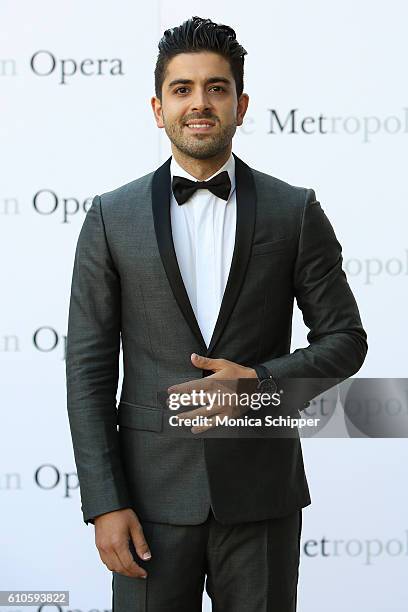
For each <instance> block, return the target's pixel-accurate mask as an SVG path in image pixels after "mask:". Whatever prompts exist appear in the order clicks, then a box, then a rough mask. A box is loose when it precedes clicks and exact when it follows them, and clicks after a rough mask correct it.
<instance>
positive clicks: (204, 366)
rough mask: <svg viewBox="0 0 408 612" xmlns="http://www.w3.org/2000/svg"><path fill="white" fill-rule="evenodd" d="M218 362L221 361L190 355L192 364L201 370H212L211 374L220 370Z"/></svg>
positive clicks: (194, 354)
mask: <svg viewBox="0 0 408 612" xmlns="http://www.w3.org/2000/svg"><path fill="white" fill-rule="evenodd" d="M220 361H221V359H211V357H203V356H202V355H197V353H192V354H191V362H192V364H193V365H194V366H195V367H196V368H200V369H201V370H212V371H213V372H216V371H217V370H221V369H222V368H221V364H220Z"/></svg>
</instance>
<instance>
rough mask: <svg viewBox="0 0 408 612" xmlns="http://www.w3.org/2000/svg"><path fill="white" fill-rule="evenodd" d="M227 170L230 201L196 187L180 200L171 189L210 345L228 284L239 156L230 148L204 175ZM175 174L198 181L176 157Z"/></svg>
mask: <svg viewBox="0 0 408 612" xmlns="http://www.w3.org/2000/svg"><path fill="white" fill-rule="evenodd" d="M223 170H227V172H228V174H229V177H230V180H231V191H230V195H229V198H228V200H227V201H226V200H223V199H222V198H219V197H217V196H216V195H214V194H213V193H211V191H209V190H208V189H197V191H196V192H195V193H194V194H193V195H192V196H191V197H190V198H189V199H188V200H187V201H186V202H185V203H184V204H182V205H179V204H178V203H177V200H176V198H175V197H174V195H173V193H172V194H171V202H170V217H171V228H172V234H173V242H174V249H175V251H176V256H177V261H178V265H179V268H180V272H181V276H182V278H183V282H184V286H185V288H186V291H187V294H188V297H189V299H190V303H191V306H192V308H193V311H194V314H195V316H196V319H197V322H198V325H199V327H200V330H201V333H202V335H203V338H204V340H205V343H206V345H207V347H208V346H209V344H210V340H211V336H212V334H213V331H214V327H215V324H216V322H217V318H218V313H219V310H220V306H221V301H222V297H223V295H224V290H225V286H226V284H227V280H228V275H229V271H230V267H231V260H232V254H233V251H234V244H235V227H236V191H235V158H234V156H233V154H232V153H231V155H230V157H229V159H228V160H227V161H226V162H225V164H224V165H223V166H222V167H221V168H219V170H217V172H214V174H213V175H212V176H209V177H208V178H207V179H205V180H210V179H211V178H213V177H214V176H216V175H217V174H219V173H220V172H222V171H223ZM170 174H171V179H173V175H176V176H184V177H186V178H188V179H190V180H191V181H197V180H198V179H196V178H195V177H194V176H192V175H191V174H189V173H188V172H186V170H184V168H182V167H181V166H180V165H179V164H178V163H177V162H176V160H175V159H174V157H173V156H172V158H171V162H170Z"/></svg>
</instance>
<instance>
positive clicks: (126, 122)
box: [0, 0, 408, 612]
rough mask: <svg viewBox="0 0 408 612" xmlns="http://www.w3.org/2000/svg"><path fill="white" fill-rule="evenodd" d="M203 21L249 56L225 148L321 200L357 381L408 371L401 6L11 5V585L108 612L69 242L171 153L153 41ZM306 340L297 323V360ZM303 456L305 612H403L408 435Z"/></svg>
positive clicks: (7, 83) (5, 301)
mask: <svg viewBox="0 0 408 612" xmlns="http://www.w3.org/2000/svg"><path fill="white" fill-rule="evenodd" d="M193 15H199V16H202V17H210V18H211V19H212V20H214V21H216V22H223V23H226V24H228V25H231V26H232V27H233V28H234V29H235V30H236V32H237V38H238V40H239V42H241V43H242V44H243V46H244V47H245V48H246V49H247V51H248V55H247V56H246V62H245V88H244V90H245V91H246V92H247V93H248V94H249V96H250V105H249V109H248V113H247V117H246V121H245V124H244V125H243V126H242V127H241V128H238V130H237V133H236V136H235V138H234V141H233V151H234V152H235V153H236V154H237V155H238V156H239V157H241V158H242V159H244V160H245V161H246V162H247V163H249V164H250V165H251V166H253V167H255V168H257V169H259V170H262V171H264V172H267V173H269V174H272V175H274V176H277V177H279V178H281V179H283V180H286V181H288V182H290V183H292V184H295V185H300V186H303V187H312V188H313V189H315V191H316V194H317V197H318V199H319V200H320V202H321V204H322V206H323V208H324V210H325V212H326V214H327V215H328V217H329V219H330V220H331V221H332V223H333V225H334V228H335V231H336V234H337V236H338V238H339V240H340V242H341V243H342V246H343V255H344V267H345V270H346V272H347V273H348V279H349V282H350V284H351V286H352V289H353V291H354V293H355V295H356V298H357V301H358V304H359V307H360V311H361V315H362V319H363V324H364V326H365V328H366V330H367V333H368V341H369V352H368V356H367V359H366V362H365V364H364V366H363V368H362V369H361V370H360V372H359V373H358V376H361V377H362V376H365V377H386V376H389V377H405V376H406V356H405V350H406V340H407V338H406V301H407V275H408V244H407V240H406V228H407V222H408V219H407V212H406V205H407V193H408V183H407V180H406V165H407V138H408V136H407V135H408V88H407V79H406V58H407V51H408V43H407V38H406V23H407V19H408V7H407V5H406V3H405V2H403V1H402V0H401V1H400V2H398V1H396V0H389V1H388V2H387V3H383V2H375V1H374V2H356V1H355V0H343V1H342V2H337V3H327V2H324V1H323V0H309V2H307V3H303V2H300V1H298V0H297V1H296V0H295V1H292V2H290V3H289V2H285V1H284V0H279V1H277V0H270V1H268V2H266V1H260V0H257V1H255V2H250V3H247V2H243V1H242V0H236V1H234V2H232V1H224V2H223V3H220V2H215V1H214V0H208V1H206V2H196V1H192V2H185V1H183V0H180V1H179V2H178V3H177V5H174V3H172V2H158V1H157V0H156V1H151V2H150V3H144V4H140V5H138V4H137V3H136V2H130V0H116V1H115V2H113V1H112V2H110V1H107V0H88V1H87V2H83V1H82V2H80V1H79V0H71V1H67V0H65V1H62V2H54V1H51V0H37V2H28V1H27V0H25V1H21V2H18V3H17V2H13V1H11V0H3V1H2V3H1V5H0V24H1V26H0V27H1V39H0V45H1V46H0V87H1V96H0V100H1V114H0V134H1V147H0V155H1V159H0V164H1V166H0V167H1V171H2V172H1V183H0V241H1V242H0V244H1V289H2V299H1V301H0V304H1V318H0V357H1V417H2V418H1V433H0V448H1V451H0V453H1V465H0V503H1V519H2V520H1V526H0V542H1V572H0V589H3V590H5V589H8V590H9V589H25V590H28V589H32V590H34V589H35V590H41V589H47V590H49V589H57V590H69V591H70V606H69V609H70V610H76V611H79V612H89V611H91V610H92V611H93V612H96V611H102V610H103V611H106V610H109V609H110V607H111V574H110V572H109V571H108V570H107V569H106V568H105V566H104V565H103V564H102V563H101V561H100V558H99V555H98V551H97V549H96V548H95V546H94V529H93V527H92V526H89V527H86V526H85V524H84V523H83V522H82V515H81V511H80V502H79V490H78V483H77V479H76V473H75V464H74V459H73V452H72V446H71V439H70V433H69V427H68V418H67V414H66V398H65V362H64V352H65V337H66V329H67V317H68V303H69V291H70V282H71V274H72V265H73V256H74V250H75V245H76V240H77V237H78V233H79V230H80V228H81V225H82V223H83V220H84V215H85V211H86V207H87V206H89V204H90V199H91V198H92V196H93V195H95V194H96V193H98V194H100V193H103V192H104V191H108V190H110V189H113V188H115V187H117V186H119V185H121V184H123V183H126V182H128V181H130V180H132V179H134V178H137V177H139V176H142V175H143V174H146V173H147V172H150V171H152V170H153V169H155V168H156V167H158V166H159V165H160V164H161V163H162V162H163V161H164V160H165V159H167V157H168V156H169V155H170V153H171V150H170V146H169V142H168V140H167V137H166V135H165V133H164V130H158V129H157V127H156V125H155V122H154V119H153V114H152V111H151V107H150V97H151V96H152V95H153V94H154V86H153V84H154V80H153V70H154V64H155V60H156V56H157V43H158V40H159V38H160V37H161V35H162V33H163V31H164V29H166V28H168V27H171V26H175V25H179V24H180V23H181V22H182V21H184V20H185V19H187V18H189V17H191V16H193ZM84 60H88V61H85V62H84ZM98 60H107V61H103V62H102V61H100V62H98ZM81 62H83V63H82V72H81ZM98 70H99V72H101V74H98ZM63 71H65V76H64V75H63ZM307 118H309V119H307ZM319 118H320V119H319ZM278 119H279V121H280V125H281V126H282V129H281V128H280V127H279V123H278ZM292 119H293V122H294V124H293V129H292V123H291V121H292ZM302 122H303V126H304V129H303V130H302ZM404 304H405V307H404ZM306 332H307V329H305V327H304V325H303V323H302V319H301V315H300V313H299V312H297V313H296V314H295V321H294V338H293V345H292V349H293V348H296V346H305V344H306ZM118 397H119V390H118ZM303 450H304V458H305V465H306V472H307V475H308V480H309V484H310V489H311V496H312V505H311V506H309V507H308V508H306V509H305V510H304V511H303V517H304V522H303V532H302V556H301V565H300V582H299V606H298V609H299V611H301V612H327V611H328V610H330V612H340V611H343V610H349V611H350V612H355V611H357V610H358V611H359V612H366V611H367V612H390V611H391V610H392V612H402V611H405V610H406V605H407V601H408V596H407V595H408V594H407V581H406V576H407V561H408V521H407V501H408V493H407V487H406V466H407V464H408V450H407V444H406V440H404V439H388V440H386V439H376V440H374V439H341V440H335V439H326V440H317V439H309V440H304V441H303ZM180 579H182V577H180ZM23 609H25V608H21V607H20V608H19V607H10V608H4V610H23ZM33 609H35V608H28V607H27V610H33ZM64 609H65V608H64ZM205 610H210V606H209V602H208V600H207V599H205ZM37 612H39V611H38V609H37ZM129 612H131V611H129Z"/></svg>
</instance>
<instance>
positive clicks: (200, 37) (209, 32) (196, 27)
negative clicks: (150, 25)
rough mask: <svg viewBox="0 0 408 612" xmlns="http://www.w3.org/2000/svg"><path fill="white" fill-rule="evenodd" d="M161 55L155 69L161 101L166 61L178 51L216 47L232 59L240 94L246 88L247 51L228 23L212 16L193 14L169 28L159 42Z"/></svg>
mask: <svg viewBox="0 0 408 612" xmlns="http://www.w3.org/2000/svg"><path fill="white" fill-rule="evenodd" d="M158 47H159V55H158V57H157V62H156V67H155V70H154V85H155V92H156V97H157V98H159V100H160V101H161V99H162V86H163V81H164V79H165V73H166V69H167V65H168V63H169V62H170V60H171V59H172V58H173V57H174V56H175V55H178V54H179V53H197V52H199V51H213V52H215V53H219V54H220V55H222V56H223V57H225V59H227V60H228V61H229V64H230V67H231V72H232V75H233V77H234V80H235V87H236V90H237V97H238V98H239V96H240V95H241V94H242V92H243V89H244V55H246V54H247V52H246V51H245V49H244V47H242V46H241V45H240V44H239V43H238V41H237V39H236V35H235V31H234V30H233V29H232V28H230V27H229V26H227V25H222V24H217V23H214V22H213V21H211V19H202V18H201V17H192V18H191V19H188V20H187V21H184V22H183V23H182V24H181V25H180V26H178V27H176V28H170V29H169V30H166V31H165V32H164V34H163V37H162V38H161V39H160V42H159V45H158Z"/></svg>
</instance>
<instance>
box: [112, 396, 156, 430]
mask: <svg viewBox="0 0 408 612" xmlns="http://www.w3.org/2000/svg"><path fill="white" fill-rule="evenodd" d="M117 423H118V425H119V426H121V425H123V426H124V427H130V428H132V429H144V430H147V431H162V429H163V412H162V410H160V409H159V408H157V409H156V408H150V406H142V405H138V404H130V403H128V402H120V403H119V406H118V418H117Z"/></svg>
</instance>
